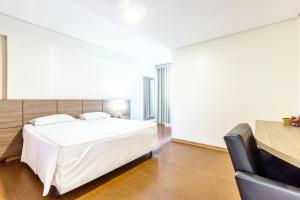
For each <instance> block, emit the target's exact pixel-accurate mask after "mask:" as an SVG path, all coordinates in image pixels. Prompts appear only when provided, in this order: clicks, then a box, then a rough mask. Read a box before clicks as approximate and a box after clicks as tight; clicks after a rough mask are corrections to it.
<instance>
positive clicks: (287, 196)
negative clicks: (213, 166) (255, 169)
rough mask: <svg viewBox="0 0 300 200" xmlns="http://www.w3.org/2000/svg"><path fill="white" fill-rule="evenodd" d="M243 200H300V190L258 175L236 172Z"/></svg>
mask: <svg viewBox="0 0 300 200" xmlns="http://www.w3.org/2000/svg"><path fill="white" fill-rule="evenodd" d="M235 178H236V181H237V185H238V187H239V191H240V195H241V198H242V200H262V199H263V200H283V199H284V200H300V189H299V188H296V187H294V186H290V185H287V184H284V183H280V182H277V181H273V180H271V179H267V178H264V177H261V176H258V175H254V174H250V173H245V172H240V171H238V172H236V174H235Z"/></svg>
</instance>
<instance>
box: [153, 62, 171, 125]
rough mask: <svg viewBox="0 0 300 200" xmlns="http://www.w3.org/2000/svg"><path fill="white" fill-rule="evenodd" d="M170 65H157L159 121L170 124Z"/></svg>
mask: <svg viewBox="0 0 300 200" xmlns="http://www.w3.org/2000/svg"><path fill="white" fill-rule="evenodd" d="M170 67H171V64H170V63H168V64H163V65H157V66H156V74H157V90H156V91H157V104H156V105H157V106H156V107H157V109H156V120H157V123H163V124H170V122H171V119H170Z"/></svg>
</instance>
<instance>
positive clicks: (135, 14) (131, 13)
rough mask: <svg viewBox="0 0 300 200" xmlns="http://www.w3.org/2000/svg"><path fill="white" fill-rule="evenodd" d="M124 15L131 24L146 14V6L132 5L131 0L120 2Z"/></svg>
mask: <svg viewBox="0 0 300 200" xmlns="http://www.w3.org/2000/svg"><path fill="white" fill-rule="evenodd" d="M121 6H122V8H123V10H124V11H123V12H124V17H125V19H126V21H128V22H129V23H131V24H137V23H138V22H139V21H141V19H142V18H143V17H145V15H146V14H147V7H145V6H136V5H133V3H132V1H131V0H123V1H122V2H121Z"/></svg>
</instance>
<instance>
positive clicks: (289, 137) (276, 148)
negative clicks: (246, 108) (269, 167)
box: [255, 121, 300, 168]
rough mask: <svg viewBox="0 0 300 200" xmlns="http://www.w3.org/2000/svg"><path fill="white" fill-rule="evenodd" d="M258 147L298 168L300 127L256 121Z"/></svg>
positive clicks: (299, 160) (299, 163)
mask: <svg viewBox="0 0 300 200" xmlns="http://www.w3.org/2000/svg"><path fill="white" fill-rule="evenodd" d="M255 132H256V134H255V136H256V142H257V144H258V146H259V147H260V148H262V149H264V150H265V151H267V152H269V153H271V154H273V155H274V156H276V157H278V158H280V159H282V160H284V161H286V162H289V163H291V164H292V165H295V166H297V167H299V168H300V127H291V126H285V125H283V123H282V122H273V121H256V131H255Z"/></svg>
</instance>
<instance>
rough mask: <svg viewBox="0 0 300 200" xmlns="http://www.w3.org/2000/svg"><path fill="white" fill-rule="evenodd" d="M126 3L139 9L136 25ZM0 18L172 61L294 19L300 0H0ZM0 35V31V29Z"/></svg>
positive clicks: (145, 58)
mask: <svg viewBox="0 0 300 200" xmlns="http://www.w3.org/2000/svg"><path fill="white" fill-rule="evenodd" d="M124 2H125V3H127V4H129V6H132V7H140V6H143V7H144V8H145V9H144V10H146V12H145V16H144V17H143V18H142V19H141V20H140V21H139V22H138V23H129V22H128V21H127V20H126V19H125V17H124V11H125V10H124V6H123V7H122V5H124ZM0 5H1V6H0V12H1V13H4V14H7V15H10V16H14V17H16V18H19V19H23V20H25V21H28V22H31V23H34V24H37V25H40V26H43V27H46V28H49V29H52V30H55V31H57V32H61V33H64V34H67V35H70V36H73V37H76V38H79V39H81V40H84V41H87V42H90V43H93V44H96V45H99V46H103V47H105V48H108V49H111V50H114V51H117V52H119V53H122V54H125V55H129V56H131V57H134V58H136V59H139V60H140V61H141V62H145V63H149V64H159V63H163V62H169V61H170V60H171V51H170V49H176V48H180V47H183V46H187V45H191V44H195V43H198V42H201V41H206V40H210V39H213V38H217V37H221V36H224V35H228V34H232V33H236V32H240V31H244V30H248V29H252V28H256V27H260V26H264V25H268V24H272V23H276V22H280V21H283V20H287V19H291V18H295V17H297V15H298V13H299V12H300V0H26V1H24V0H0ZM0 31H1V25H0Z"/></svg>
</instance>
